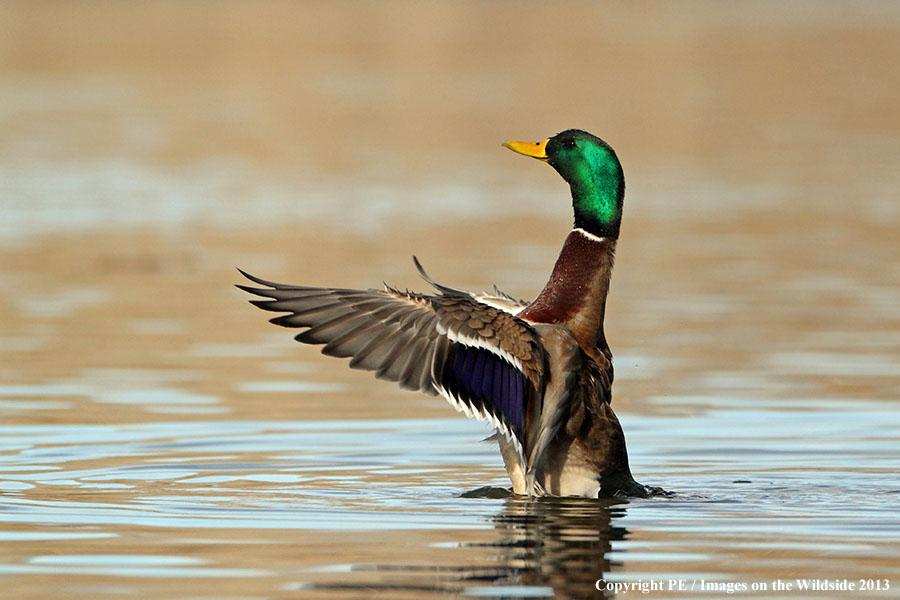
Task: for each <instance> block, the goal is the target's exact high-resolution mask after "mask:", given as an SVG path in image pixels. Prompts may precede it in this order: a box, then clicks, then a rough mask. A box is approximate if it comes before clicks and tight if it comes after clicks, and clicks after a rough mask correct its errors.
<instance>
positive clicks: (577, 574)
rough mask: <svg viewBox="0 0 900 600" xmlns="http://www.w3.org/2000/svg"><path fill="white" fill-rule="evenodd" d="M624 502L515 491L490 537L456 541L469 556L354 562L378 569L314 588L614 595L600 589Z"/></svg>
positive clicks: (620, 534)
mask: <svg viewBox="0 0 900 600" xmlns="http://www.w3.org/2000/svg"><path fill="white" fill-rule="evenodd" d="M626 504H627V502H626V501H624V500H607V501H603V500H601V501H598V500H592V499H583V498H540V499H534V498H530V499H529V498H522V497H510V498H507V499H506V501H505V503H504V505H503V508H502V509H501V510H500V511H499V512H498V513H497V514H496V515H495V516H494V517H493V518H492V521H493V524H494V534H495V535H494V536H493V539H490V540H485V541H483V542H478V541H476V542H471V541H470V542H460V543H458V544H454V546H455V547H457V548H459V549H461V550H463V552H464V554H465V556H467V557H470V558H471V561H472V563H471V564H462V565H460V564H457V565H453V564H445V565H443V566H419V567H416V566H406V565H397V564H381V565H371V564H369V565H353V566H351V567H350V569H351V570H352V571H354V572H355V575H359V574H360V573H359V571H370V572H372V574H373V577H371V578H368V577H356V576H354V578H353V579H354V581H353V582H348V581H347V580H346V579H345V580H344V581H340V582H338V581H334V582H319V583H316V584H314V588H315V589H319V590H352V589H356V590H361V589H365V590H369V591H370V592H372V593H375V592H393V593H394V594H403V593H414V592H416V591H419V592H424V591H430V592H446V593H453V594H458V595H463V596H472V597H491V598H585V597H597V598H603V597H611V596H612V595H613V594H612V593H611V592H607V591H605V590H604V591H599V590H598V589H597V581H598V580H601V579H603V578H604V576H605V575H606V574H607V573H608V572H609V570H610V566H611V563H610V561H609V559H608V558H606V557H607V555H608V554H609V552H610V550H611V542H612V541H613V540H622V539H624V538H625V537H626V536H627V535H628V531H627V530H626V529H625V528H624V527H617V526H615V525H614V524H613V520H614V519H618V518H620V517H622V516H623V515H624V514H625V505H626ZM448 562H449V561H448ZM475 563H478V564H475ZM376 574H377V576H376ZM600 587H601V588H603V587H604V586H602V585H601V586H600Z"/></svg>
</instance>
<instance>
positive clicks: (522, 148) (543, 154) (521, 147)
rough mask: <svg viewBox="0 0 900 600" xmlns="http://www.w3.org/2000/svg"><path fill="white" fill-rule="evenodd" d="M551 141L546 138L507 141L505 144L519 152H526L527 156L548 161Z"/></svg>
mask: <svg viewBox="0 0 900 600" xmlns="http://www.w3.org/2000/svg"><path fill="white" fill-rule="evenodd" d="M549 141H550V140H544V141H543V142H506V143H505V144H503V145H504V146H506V147H507V148H509V149H510V150H512V151H513V152H518V153H519V154H524V155H525V156H530V157H531V158H536V159H538V160H542V161H544V162H547V142H549Z"/></svg>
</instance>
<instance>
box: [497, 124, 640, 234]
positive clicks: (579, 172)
mask: <svg viewBox="0 0 900 600" xmlns="http://www.w3.org/2000/svg"><path fill="white" fill-rule="evenodd" d="M503 145H504V146H506V147H507V148H509V149H510V150H512V151H513V152H518V153H519V154H524V155H525V156H531V157H532V158H537V159H539V160H543V161H544V162H547V163H550V166H551V167H553V168H554V169H556V171H557V172H558V173H559V174H560V175H562V178H563V179H565V180H566V181H567V182H568V183H569V186H570V187H571V188H572V204H573V206H574V208H575V227H580V228H581V229H584V230H585V231H587V232H589V233H592V234H594V235H596V236H598V237H607V238H612V239H615V238H618V237H619V225H621V223H622V199H623V198H624V196H625V176H624V174H623V173H622V165H621V164H620V163H619V159H618V157H617V156H616V153H615V151H613V149H612V148H610V147H609V144H607V143H606V142H604V141H603V140H601V139H600V138H598V137H597V136H595V135H591V134H590V133H588V132H587V131H581V130H580V129H568V130H566V131H563V132H562V133H557V134H556V135H554V136H553V137H552V138H550V139H548V140H545V141H543V142H506V143H505V144H503Z"/></svg>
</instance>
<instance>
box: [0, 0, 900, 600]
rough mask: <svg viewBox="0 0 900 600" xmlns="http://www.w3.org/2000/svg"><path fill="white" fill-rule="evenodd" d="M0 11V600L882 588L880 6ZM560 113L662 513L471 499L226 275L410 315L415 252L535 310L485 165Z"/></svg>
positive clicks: (898, 296)
mask: <svg viewBox="0 0 900 600" xmlns="http://www.w3.org/2000/svg"><path fill="white" fill-rule="evenodd" d="M213 11H214V12H213ZM0 24H2V25H0V28H2V33H3V35H0V44H2V46H0V87H2V89H3V90H4V92H3V93H2V94H0V125H2V127H0V266H2V268H0V284H2V285H0V548H2V550H0V580H2V581H3V585H4V588H3V589H4V590H7V591H10V590H11V591H12V592H11V593H12V594H13V596H14V597H16V598H40V599H44V598H58V597H61V596H64V597H67V598H72V599H76V598H85V599H87V598H91V599H94V598H107V597H140V598H192V599H196V598H210V599H212V598H216V599H226V600H228V599H238V598H241V599H248V598H291V597H309V598H368V597H384V598H427V597H446V596H448V595H451V596H452V595H458V596H463V597H475V598H482V597H498V598H499V597H503V598H519V597H538V598H540V597H548V598H549V597H557V598H584V597H592V596H598V597H599V596H602V595H604V592H600V591H597V590H596V586H597V582H598V580H602V582H601V584H600V587H604V588H612V587H614V586H616V585H619V586H631V587H630V588H629V589H630V590H631V591H629V592H628V593H627V594H621V593H620V595H621V596H624V597H628V596H631V595H638V594H640V595H642V596H643V597H691V598H693V597H704V598H707V597H709V598H712V597H735V596H737V595H752V596H753V597H759V598H781V597H785V596H788V595H791V596H795V595H798V593H797V592H796V590H789V591H785V590H784V589H781V590H779V589H775V585H776V582H782V584H784V582H788V583H791V582H793V583H794V584H796V580H797V579H805V580H810V579H816V580H827V581H831V582H835V581H838V582H840V581H845V580H846V581H848V582H851V583H853V584H854V585H861V582H862V584H867V585H871V586H872V589H867V590H862V591H860V590H857V591H854V592H852V595H848V592H842V591H818V592H807V593H806V594H805V597H822V598H826V597H827V598H832V597H834V598H839V597H853V598H866V597H871V598H887V597H898V596H900V592H898V590H900V578H897V576H896V573H898V572H900V550H898V544H897V540H898V538H900V510H898V508H897V506H898V501H900V483H898V480H897V472H898V470H900V458H898V453H897V432H898V430H900V407H898V406H900V405H898V391H900V312H898V310H897V307H898V306H900V244H898V243H897V241H896V229H897V227H896V225H897V222H898V219H900V203H898V202H897V189H898V188H897V184H898V180H897V164H900V111H898V108H897V106H898V104H897V89H900V88H898V82H900V72H898V66H897V61H896V60H891V59H890V57H895V56H900V42H898V40H900V35H898V34H900V12H898V11H897V9H896V7H895V6H894V5H893V4H890V3H874V2H873V3H853V4H852V5H850V4H847V5H844V4H838V3H825V4H821V3H808V4H807V3H791V4H790V5H789V6H782V5H781V4H780V3H771V4H751V5H729V6H720V5H719V4H711V3H704V2H697V3H679V4H677V5H676V4H670V3H647V4H641V5H634V6H633V5H631V4H608V3H604V4H603V5H595V4H593V3H590V4H588V3H584V4H582V3H556V4H554V5H553V6H549V5H548V6H543V5H542V6H532V7H525V8H522V7H520V6H518V4H513V3H494V4H491V5H489V6H485V5H483V4H482V3H454V4H453V5H445V4H437V3H434V4H432V3H401V2H388V3H378V4H362V3H360V4H356V3H342V4H339V5H334V4H332V3H290V4H277V3H274V4H265V5H262V6H260V5H257V4H255V3H248V2H239V1H234V2H226V3H223V4H220V5H218V6H217V7H216V8H215V9H212V8H211V7H208V6H206V5H204V4H182V3H175V2H172V3H165V2H164V3H141V2H133V3H128V4H114V5H101V4H94V3H78V2H76V3H39V4H34V3H15V2H10V3H4V4H2V5H0ZM550 92H552V93H550ZM570 126H580V127H584V128H587V129H590V130H592V131H594V132H596V133H598V134H600V135H601V136H603V137H604V138H606V139H608V140H609V141H610V142H611V143H612V144H613V146H614V147H615V148H616V149H617V151H618V152H619V155H620V156H621V158H622V161H623V164H624V167H625V171H626V178H627V181H628V194H627V197H626V206H625V221H624V223H623V228H622V240H621V243H620V246H619V252H618V256H617V267H616V272H615V274H614V279H613V286H612V296H611V298H610V304H609V310H608V319H609V321H608V327H607V333H608V337H609V340H610V344H611V345H612V348H613V352H614V354H615V367H616V383H615V387H614V398H615V399H614V407H615V408H616V411H617V414H618V415H619V417H620V419H621V421H622V424H623V427H624V429H625V432H626V435H627V438H628V444H629V451H630V455H631V463H632V470H633V471H634V473H635V476H636V478H637V479H638V480H639V481H641V482H642V483H645V484H651V485H658V486H662V487H664V488H666V489H668V490H671V491H673V492H674V493H673V494H672V495H671V496H668V497H657V498H649V499H633V500H616V501H605V502H600V501H589V500H576V499H546V500H528V499H523V498H516V497H508V496H505V497H504V495H503V494H500V493H482V494H474V495H472V494H469V493H468V492H471V491H473V490H476V489H479V488H482V487H485V486H488V487H493V488H503V487H504V486H507V485H508V481H507V479H506V475H505V473H504V471H503V468H502V463H501V460H500V457H499V453H498V452H497V451H496V449H495V448H494V447H493V446H492V445H491V444H489V443H482V442H481V441H480V440H482V439H483V438H484V437H486V436H487V435H489V434H490V433H491V432H490V431H488V430H486V429H485V428H484V426H482V425H481V424H478V423H474V422H471V421H469V420H466V419H464V418H462V417H461V416H459V415H457V414H456V413H455V412H454V411H453V410H452V409H451V408H450V407H449V406H447V405H446V403H444V402H442V401H440V400H438V399H434V398H427V397H422V396H419V395H416V394H410V393H406V392H402V391H400V390H398V389H395V388H394V387H393V386H391V385H389V384H384V383H382V382H378V381H375V380H374V379H373V378H371V376H370V375H369V374H367V373H360V372H355V371H351V370H349V369H347V367H346V364H344V363H343V362H342V361H337V360H334V359H328V358H325V357H322V356H320V355H319V354H318V353H317V352H316V350H315V349H313V348H310V347H301V346H300V345H298V344H296V343H294V342H293V341H292V340H291V335H290V332H289V331H285V330H279V329H277V328H275V327H272V326H271V325H269V324H267V323H266V322H265V315H263V314H262V313H260V312H259V311H258V310H256V309H255V308H253V307H252V306H250V305H248V304H246V298H245V297H244V296H245V295H244V294H242V293H241V292H239V291H238V290H236V289H234V288H233V287H232V286H233V284H234V283H237V282H238V280H239V275H238V273H237V272H236V271H235V270H234V267H235V266H240V267H242V268H245V269H247V270H249V271H250V272H253V273H256V274H259V275H260V276H263V277H266V278H268V279H273V280H285V281H289V282H295V283H307V284H312V285H333V286H348V287H377V286H379V285H381V282H382V281H387V282H388V283H390V284H392V285H395V286H399V287H409V288H411V289H418V290H424V289H425V284H424V282H422V281H420V280H418V278H417V277H416V276H415V271H414V269H413V267H412V262H411V260H410V255H412V254H413V253H415V254H417V255H418V256H419V257H420V259H422V261H423V262H424V264H425V266H426V267H427V268H428V270H429V272H430V273H431V274H432V275H433V276H434V277H435V278H436V279H437V280H439V281H442V282H446V283H448V284H453V285H459V286H463V287H468V288H472V289H483V288H489V287H490V286H491V285H492V284H493V283H495V282H496V283H497V284H499V285H500V286H501V287H502V288H503V289H505V290H506V291H508V292H510V293H512V294H513V295H515V296H521V297H533V296H534V295H535V294H536V292H537V291H538V290H539V289H540V288H541V286H542V285H543V283H544V282H545V280H546V277H547V274H548V272H549V270H550V268H551V266H552V264H553V261H554V259H555V257H556V254H557V252H558V250H559V247H560V245H561V242H562V240H563V238H564V237H565V234H566V232H567V230H568V228H569V226H570V222H569V219H570V213H569V210H570V207H569V205H568V199H567V194H566V189H565V186H564V185H563V184H562V183H561V182H560V181H559V180H558V179H557V178H556V176H555V174H553V173H552V171H551V170H549V169H547V168H546V167H545V166H544V165H541V164H539V163H537V162H535V161H526V160H524V159H522V158H521V157H515V156H513V155H511V154H509V153H504V152H505V151H503V150H502V149H501V148H500V147H499V143H500V142H502V141H504V140H507V139H510V138H525V139H527V138H530V137H534V138H540V137H543V136H546V135H550V134H552V133H555V132H556V131H559V130H561V129H563V128H566V127H570ZM495 492H496V490H495ZM885 581H887V583H885ZM670 582H674V583H670ZM885 585H890V586H892V587H891V589H888V590H885V589H883V588H884V586H885ZM654 586H655V587H654ZM659 586H662V588H660V587H659ZM741 586H745V588H746V589H745V590H744V589H741ZM751 586H753V588H752V589H751ZM878 586H881V588H882V589H878ZM672 588H674V589H672ZM642 590H643V591H646V592H647V593H642ZM610 594H611V592H608V591H607V592H606V595H610Z"/></svg>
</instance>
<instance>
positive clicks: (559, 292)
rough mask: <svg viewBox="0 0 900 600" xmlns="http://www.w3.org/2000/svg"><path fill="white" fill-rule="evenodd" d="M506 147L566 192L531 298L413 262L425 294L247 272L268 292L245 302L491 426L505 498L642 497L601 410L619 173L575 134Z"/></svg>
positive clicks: (610, 420)
mask: <svg viewBox="0 0 900 600" xmlns="http://www.w3.org/2000/svg"><path fill="white" fill-rule="evenodd" d="M507 146H508V147H510V148H511V149H513V150H515V151H517V152H520V153H522V154H527V155H529V156H533V157H535V158H540V159H542V160H546V161H547V162H549V163H550V164H551V165H552V166H553V167H554V168H556V169H557V171H559V172H560V174H561V175H563V177H564V178H566V180H567V181H569V183H570V185H571V187H572V194H573V203H574V206H575V228H574V229H573V230H572V232H571V233H570V234H569V236H568V237H567V238H566V241H565V244H564V245H563V249H562V252H561V253H560V256H559V259H558V260H557V262H556V265H555V267H554V269H553V273H552V274H551V276H550V280H549V281H548V283H547V285H546V286H545V287H544V289H543V291H542V292H541V293H540V294H539V295H538V297H537V298H536V299H535V300H534V301H533V302H531V303H524V302H521V301H516V300H514V299H513V298H511V297H509V296H507V295H506V294H503V293H502V292H499V291H497V290H495V292H496V293H495V294H473V293H471V292H467V291H465V290H460V289H457V288H451V287H447V286H443V285H440V284H437V283H435V282H433V281H432V280H431V279H430V278H428V276H427V275H425V273H424V271H422V269H421V266H419V270H420V272H421V273H422V275H423V277H424V278H425V279H426V280H427V281H429V282H430V283H431V284H432V285H433V286H434V287H435V288H436V290H437V293H436V294H434V295H425V294H416V293H411V292H401V291H399V290H396V289H393V288H390V287H385V289H383V290H365V291H362V290H347V289H332V288H311V287H300V286H288V285H282V284H276V283H270V282H267V281H264V280H261V279H258V278H256V277H252V276H250V275H247V277H248V278H250V279H251V280H252V281H254V282H256V283H258V284H260V285H263V286H265V287H263V288H252V287H245V286H241V287H242V288H243V289H245V290H247V291H249V292H251V293H254V294H256V295H258V296H262V297H265V298H267V299H266V300H256V301H254V304H256V305H257V306H259V307H260V308H264V309H266V310H272V311H278V312H285V313H287V314H286V315H284V316H281V317H277V318H275V319H272V322H273V323H276V324H278V325H283V326H286V327H301V328H306V331H304V332H302V333H301V334H299V335H298V336H297V337H296V339H297V340H298V341H301V342H306V343H312V344H325V347H324V348H323V350H322V352H323V353H325V354H328V355H331V356H338V357H345V358H351V361H350V366H351V367H353V368H359V369H366V370H371V371H375V374H376V376H377V377H379V378H381V379H387V380H390V381H397V382H399V383H400V385H401V387H403V388H406V389H413V390H419V391H422V392H424V393H426V394H430V395H438V394H439V395H441V396H444V397H445V398H446V399H447V400H448V401H449V402H450V403H451V404H452V405H453V406H455V407H456V408H457V410H460V411H462V412H465V413H466V415H468V416H471V417H475V418H477V419H479V420H489V421H490V422H491V424H492V425H494V427H495V428H496V429H497V435H496V438H497V440H498V442H499V445H500V450H501V454H502V455H503V460H504V463H505V465H506V470H507V472H508V473H509V477H510V480H511V481H512V484H513V491H514V492H515V493H517V494H527V495H534V496H540V495H552V496H588V497H595V498H596V497H597V496H598V495H601V496H609V495H616V494H628V495H643V494H644V493H646V491H645V488H644V487H643V486H641V485H639V484H638V483H637V482H635V481H634V479H633V478H632V476H631V472H630V470H629V467H628V454H627V452H626V449H625V437H624V434H623V433H622V428H621V426H620V425H619V421H618V419H617V418H616V416H615V414H614V413H613V411H612V408H611V407H610V401H611V386H612V381H613V366H612V354H611V353H610V350H609V346H608V345H607V343H606V337H605V336H604V333H603V319H604V313H605V308H606V296H607V292H608V290H609V280H610V275H611V273H612V268H613V258H614V253H615V246H616V240H617V238H618V230H619V222H620V220H621V204H622V196H623V194H624V179H623V178H622V174H621V166H619V163H618V159H617V158H616V157H615V153H614V152H613V151H612V149H611V148H609V146H607V145H606V144H605V143H604V142H602V141H601V140H599V138H596V137H594V136H592V135H590V134H588V133H585V132H582V131H578V130H568V131H565V132H563V133H561V134H558V135H557V136H554V137H553V138H551V139H549V140H547V141H546V142H543V143H541V144H525V143H522V142H510V143H509V144H507ZM417 266H418V261H417ZM245 275H246V273H245Z"/></svg>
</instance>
